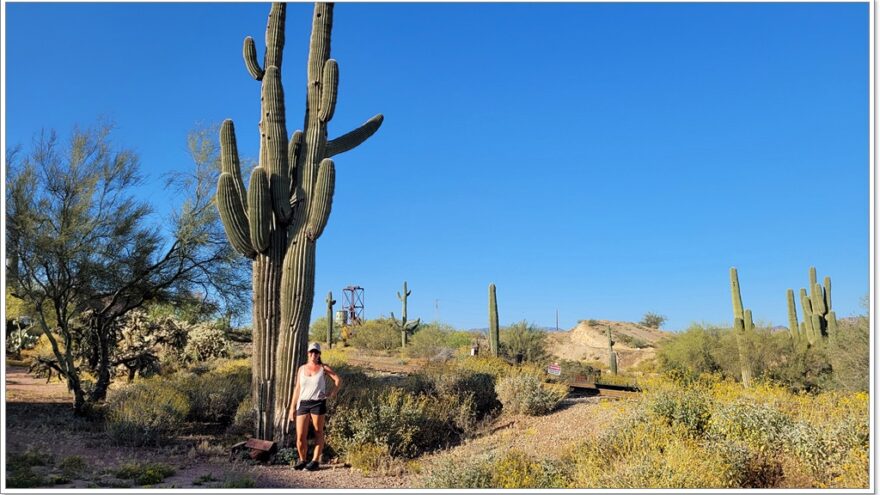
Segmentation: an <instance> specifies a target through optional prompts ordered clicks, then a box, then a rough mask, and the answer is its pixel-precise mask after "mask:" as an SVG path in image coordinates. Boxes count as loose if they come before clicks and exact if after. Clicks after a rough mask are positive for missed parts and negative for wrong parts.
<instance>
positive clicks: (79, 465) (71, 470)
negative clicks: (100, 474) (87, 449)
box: [58, 455, 88, 480]
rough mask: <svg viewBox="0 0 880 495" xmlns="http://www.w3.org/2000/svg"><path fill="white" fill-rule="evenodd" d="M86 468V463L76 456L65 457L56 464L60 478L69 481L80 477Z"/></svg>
mask: <svg viewBox="0 0 880 495" xmlns="http://www.w3.org/2000/svg"><path fill="white" fill-rule="evenodd" d="M87 467H88V466H87V465H86V461H85V460H84V459H83V458H82V457H80V456H78V455H71V456H67V457H65V458H64V459H61V462H59V463H58V468H60V469H61V474H62V476H63V477H64V478H67V479H69V480H72V479H77V478H79V477H80V476H82V475H83V474H84V473H85V472H86V468H87Z"/></svg>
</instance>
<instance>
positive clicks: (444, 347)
mask: <svg viewBox="0 0 880 495" xmlns="http://www.w3.org/2000/svg"><path fill="white" fill-rule="evenodd" d="M473 341H474V336H473V335H471V334H470V333H468V332H459V331H456V330H455V329H454V328H452V327H450V326H448V325H444V324H441V323H427V324H424V325H421V326H420V327H419V329H418V331H416V333H415V334H413V336H412V338H411V339H410V340H409V343H408V344H407V347H406V355H407V356H410V357H416V358H433V357H436V356H438V355H446V354H450V353H451V352H454V351H456V350H458V349H460V348H462V347H466V346H470V345H471V343H472V342H473Z"/></svg>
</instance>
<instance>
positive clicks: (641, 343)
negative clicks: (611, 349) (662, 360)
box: [615, 333, 652, 349]
mask: <svg viewBox="0 0 880 495" xmlns="http://www.w3.org/2000/svg"><path fill="white" fill-rule="evenodd" d="M615 337H617V340H619V341H620V342H621V343H622V344H626V345H628V346H630V347H635V348H636V349H645V348H646V347H652V346H651V344H649V343H648V342H647V341H646V340H644V339H640V338H639V337H635V336H633V335H627V334H625V333H622V334H618V335H616V336H615Z"/></svg>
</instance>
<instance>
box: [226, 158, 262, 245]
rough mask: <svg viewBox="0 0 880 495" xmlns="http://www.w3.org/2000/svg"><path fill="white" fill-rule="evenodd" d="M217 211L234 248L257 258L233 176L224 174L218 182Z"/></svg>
mask: <svg viewBox="0 0 880 495" xmlns="http://www.w3.org/2000/svg"><path fill="white" fill-rule="evenodd" d="M217 209H218V210H219V211H220V221H221V222H222V223H223V229H224V230H225V231H226V237H228V238H229V243H230V244H232V247H233V248H235V250H236V251H238V252H239V253H241V254H243V255H244V256H247V257H248V258H253V257H254V256H256V254H257V253H256V251H254V247H253V244H251V235H250V232H249V226H248V219H247V215H245V213H244V204H242V200H241V195H240V194H239V193H238V188H237V187H236V185H235V179H233V177H232V174H228V173H226V172H223V173H221V174H220V178H219V179H218V180H217Z"/></svg>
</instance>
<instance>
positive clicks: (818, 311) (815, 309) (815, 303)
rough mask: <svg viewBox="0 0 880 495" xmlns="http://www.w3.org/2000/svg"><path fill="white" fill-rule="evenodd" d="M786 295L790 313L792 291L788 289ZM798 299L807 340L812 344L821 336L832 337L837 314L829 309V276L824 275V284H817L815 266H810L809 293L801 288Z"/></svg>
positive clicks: (834, 331)
mask: <svg viewBox="0 0 880 495" xmlns="http://www.w3.org/2000/svg"><path fill="white" fill-rule="evenodd" d="M788 295H789V315H790V314H791V311H792V306H793V304H794V301H792V299H793V298H794V291H793V290H792V289H788ZM800 301H801V309H803V312H804V322H803V327H804V330H805V334H806V337H807V341H808V342H809V343H811V344H812V343H815V342H816V341H818V340H819V339H822V338H827V337H834V336H835V333H836V332H837V315H836V314H835V313H834V311H832V310H831V277H825V280H824V284H819V282H818V279H817V277H816V267H814V266H811V267H810V288H809V295H808V293H807V289H801V290H800ZM790 319H791V316H789V320H790ZM795 323H796V321H795Z"/></svg>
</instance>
